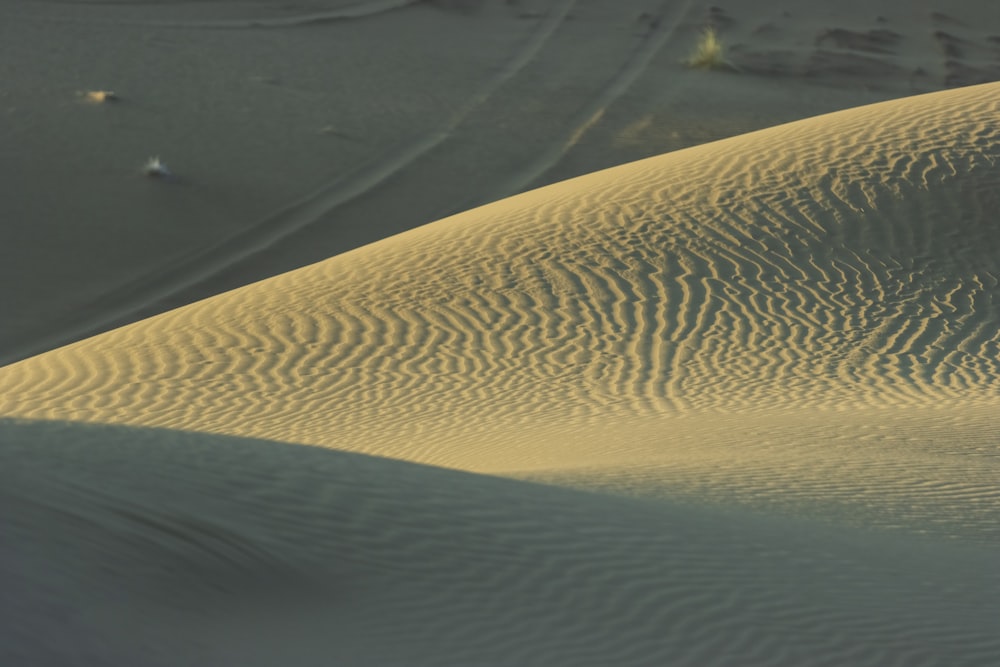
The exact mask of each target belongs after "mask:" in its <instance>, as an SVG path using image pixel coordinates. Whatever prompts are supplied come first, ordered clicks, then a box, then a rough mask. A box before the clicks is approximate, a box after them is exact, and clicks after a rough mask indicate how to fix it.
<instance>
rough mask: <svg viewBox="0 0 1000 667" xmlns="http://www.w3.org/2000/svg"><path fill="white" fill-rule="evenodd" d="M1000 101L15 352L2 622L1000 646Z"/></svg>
mask: <svg viewBox="0 0 1000 667" xmlns="http://www.w3.org/2000/svg"><path fill="white" fill-rule="evenodd" d="M998 108H1000V85H997V84H988V85H983V86H978V87H971V88H965V89H961V90H956V91H952V92H945V93H934V94H930V95H925V96H920V97H914V98H908V99H902V100H898V101H892V102H886V103H882V104H878V105H874V106H869V107H862V108H858V109H855V110H850V111H843V112H838V113H835V114H832V115H828V116H823V117H818V118H815V119H810V120H805V121H799V122H796V123H793V124H790V125H786V126H780V127H776V128H773V129H769V130H764V131H760V132H756V133H752V134H749V135H746V136H741V137H737V138H733V139H727V140H724V141H720V142H716V143H712V144H708V145H704V146H700V147H695V148H691V149H687V150H683V151H679V152H675V153H670V154H666V155H663V156H660V157H656V158H651V159H648V160H645V161H641V162H637V163H633V164H629V165H625V166H622V167H617V168H614V169H610V170H607V171H603V172H599V173H595V174H592V175H588V176H584V177H580V178H577V179H573V180H570V181H566V182H563V183H560V184H556V185H552V186H549V187H546V188H542V189H539V190H535V191H532V192H528V193H525V194H522V195H518V196H516V197H512V198H509V199H505V200H503V201H500V202H497V203H494V204H490V205H487V206H484V207H481V208H478V209H474V210H471V211H468V212H466V213H463V214H460V215H457V216H454V217H451V218H448V219H445V220H442V221H440V222H437V223H435V224H432V225H429V226H426V227H424V228H421V229H417V230H413V231H410V232H406V233H404V234H401V235H397V236H395V237H392V238H390V239H387V240H384V241H382V242H379V243H377V244H373V245H371V246H367V247H365V248H361V249H358V250H355V251H352V252H349V253H346V254H343V255H339V256H337V257H334V258H331V259H329V260H327V261H325V262H321V263H318V264H315V265H312V266H309V267H306V268H303V269H300V270H297V271H294V272H291V273H287V274H284V275H282V276H279V277H276V278H272V279H268V280H265V281H262V282H259V283H257V284H254V285H249V286H247V287H243V288H240V289H237V290H235V291H232V292H229V293H226V294H223V295H219V296H216V297H213V298H211V299H208V300H205V301H202V302H199V303H196V304H192V305H189V306H185V307H183V308H180V309H177V310H175V311H172V312H169V313H166V314H163V315H160V316H157V317H155V318H152V319H149V320H145V321H143V322H139V323H136V324H133V325H129V326H127V327H123V328H120V329H116V330H114V331H111V332H108V333H105V334H101V335H99V336H96V337H94V338H91V339H88V340H84V341H81V342H78V343H75V344H72V345H69V346H66V347H64V348H61V349H58V350H54V351H52V352H48V353H46V354H43V355H40V356H37V357H34V358H32V359H28V360H25V361H22V362H19V363H16V364H13V365H10V366H7V367H5V368H3V369H0V415H3V417H4V421H3V422H2V426H0V429H2V430H0V439H2V441H3V442H4V447H3V448H2V449H0V454H2V456H3V457H4V461H3V465H0V471H2V473H0V474H2V475H3V476H4V479H3V484H2V485H0V494H2V502H0V508H2V509H0V518H2V521H3V523H4V525H5V526H6V528H5V533H4V536H5V538H4V541H3V542H0V568H2V575H3V578H4V580H5V581H8V582H13V583H12V584H11V587H10V588H9V590H10V591H13V593H12V594H10V593H9V594H8V595H7V596H5V597H4V599H3V601H2V602H0V615H2V618H0V621H2V622H3V626H4V627H5V628H6V629H5V631H4V632H5V636H6V640H5V642H4V647H3V649H0V650H2V651H3V655H4V657H5V658H7V659H8V660H9V661H13V662H20V663H25V662H33V663H36V664H72V663H73V662H74V661H77V662H79V661H83V662H88V663H89V662H101V663H102V664H122V665H124V664H137V663H138V664H148V665H159V664H164V665H165V664H176V662H177V661H178V659H179V658H178V656H180V659H181V661H182V662H184V663H185V664H192V665H211V664H220V663H224V664H228V663H232V662H239V663H240V664H248V665H255V664H260V665H268V664H278V663H281V664H297V665H313V664H329V663H330V662H331V661H332V662H336V663H340V664H342V663H348V664H365V665H428V666H429V665H468V664H477V665H513V664H517V665H536V664H537V665H584V664H593V665H609V664H615V665H659V664H666V663H669V664H681V665H699V666H700V665H844V664H851V665H907V666H909V665H989V664H992V663H994V662H996V660H997V659H998V657H1000V643H998V640H997V637H998V636H1000V635H998V634H997V632H996V630H997V625H996V620H995V619H996V618H997V616H998V612H1000V607H998V605H997V602H996V601H997V599H998V598H997V594H998V593H1000V580H998V575H997V570H996V567H995V562H996V546H997V539H998V538H1000V534H998V533H997V525H998V522H997V517H998V516H1000V493H998V492H997V485H996V480H997V479H998V478H1000V466H998V462H997V461H998V459H997V457H996V433H997V432H1000V428H998V427H1000V424H998V420H997V416H996V415H997V414H1000V413H998V412H997V408H998V407H1000V391H998V390H1000V384H998V380H997V378H998V377H1000V372H998V371H1000V369H998V368H997V365H998V362H997V359H998V343H1000V333H998V331H1000V329H998V326H997V322H998V321H1000V317H998V313H997V310H996V309H997V303H996V291H997V278H998V275H1000V267H998V264H997V262H998V260H997V258H998V257H1000V253H998V252H997V251H998V249H1000V227H998V226H997V225H996V224H995V220H994V215H993V211H995V210H996V208H997V204H998V203H1000V201H998V199H997V197H998V195H997V192H1000V189H998V185H1000V183H998V178H1000V176H998V172H997V171H996V160H997V157H998V151H1000V148H998V146H1000V142H998V139H1000V137H998V136H997V135H998V132H1000V130H998V128H997V125H996V123H995V122H994V121H995V119H996V117H997V111H998ZM176 279H178V280H184V276H183V275H178V276H176ZM268 441H270V442H268ZM302 444H308V445H317V446H319V448H310V447H301V446H297V445H302ZM322 448H329V449H336V450H340V451H337V452H331V451H327V450H326V449H322ZM364 455H375V456H377V457H388V458H370V457H368V456H364ZM388 459H397V460H396V461H391V460H388ZM417 463H423V464H432V465H433V466H435V467H427V466H422V465H416V464H417ZM445 468H453V469H459V470H446V469H445ZM470 473H480V474H478V475H477V474H470ZM481 473H487V474H490V475H495V476H499V477H487V476H483V475H482V474H481ZM501 477H506V479H503V478H501ZM518 478H520V479H518ZM524 480H529V481H530V482H533V483H529V482H526V481H524ZM539 482H540V483H541V484H538V483H539ZM567 487H574V488H567ZM630 495H631V496H639V497H638V498H627V497H626V496H630ZM54 634H56V635H58V636H60V637H61V638H62V639H63V641H61V642H58V643H53V642H50V641H49V640H48V639H47V638H48V637H50V636H53V635H54Z"/></svg>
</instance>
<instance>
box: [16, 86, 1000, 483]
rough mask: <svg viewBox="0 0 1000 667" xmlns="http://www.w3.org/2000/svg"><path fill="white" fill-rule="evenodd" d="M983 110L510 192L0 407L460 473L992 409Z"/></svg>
mask: <svg viewBox="0 0 1000 667" xmlns="http://www.w3.org/2000/svg"><path fill="white" fill-rule="evenodd" d="M998 91H1000V87H998V86H996V85H986V86H981V87H973V88H967V89H962V90H959V91H955V92H949V93H939V94H933V95H928V96H923V97H918V98H912V99H905V100H901V101H895V102H888V103H884V104H881V105H875V106H871V107H866V108H862V109H858V110H852V111H846V112H839V113H837V114H833V115H830V116H825V117H819V118H816V119H812V120H808V121H801V122H798V123H794V124H791V125H787V126H782V127H778V128H774V129H771V130H766V131H761V132H757V133H753V134H750V135H746V136H743V137H739V138H734V139H729V140H725V141H721V142H717V143H713V144H710V145H706V146H702V147H696V148H692V149H688V150H685V151H680V152H675V153H671V154H667V155H664V156H662V157H658V158H652V159H649V160H646V161H641V162H637V163H634V164H630V165H627V166H623V167H619V168H616V169H612V170H608V171H604V172H600V173H597V174H594V175H591V176H586V177H582V178H579V179H575V180H571V181H568V182H565V183H561V184H558V185H554V186H550V187H547V188H544V189H540V190H536V191H533V192H530V193H527V194H524V195H520V196H517V197H513V198H510V199H507V200H504V201H502V202H498V203H496V204H492V205H488V206H485V207H482V208H479V209H476V210H473V211H470V212H468V213H464V214H460V215H458V216H455V217H452V218H449V219H447V220H444V221H441V222H439V223H436V224H433V225H429V226H426V227H424V228H421V229H418V230H414V231H411V232H408V233H405V234H401V235H398V236H396V237H393V238H391V239H388V240H386V241H383V242H380V243H377V244H374V245H371V246H368V247H366V248H363V249H360V250H357V251H354V252H351V253H347V254H345V255H341V256H338V257H335V258H333V259H331V260H329V261H326V262H322V263H319V264H316V265H313V266H311V267H307V268H305V269H302V270H300V271H296V272H291V273H287V274H285V275H283V276H280V277H277V278H274V279H271V280H268V281H264V282H261V283H258V284H256V285H252V286H249V287H246V288H241V289H239V290H235V291H233V292H230V293H228V294H225V295H222V296H219V297H216V298H213V299H210V300H207V301H204V302H202V303H199V304H195V305H193V306H190V307H186V308H182V309H179V310H176V311H174V312H171V313H168V314H166V315H163V316H160V317H157V318H154V319H151V320H148V321H145V322H142V323H139V324H137V325H133V326H129V327H124V328H122V329H119V330H116V331H114V332H110V333H108V334H105V335H102V336H98V337H95V338H93V339H90V340H87V341H84V342H82V343H79V344H74V345H70V346H67V347H65V348H63V349H60V350H56V351H54V352H52V353H49V354H46V355H42V356H40V357H37V358H35V359H31V360H28V361H25V362H22V363H19V364H14V365H12V366H9V367H7V368H5V369H4V370H3V372H2V375H0V378H2V382H3V386H4V388H5V389H6V391H5V398H4V402H3V403H2V404H0V406H2V407H0V409H2V410H3V412H4V413H5V414H8V415H11V416H18V417H26V418H35V419H39V418H42V419H73V420H77V421H88V422H111V423H120V424H133V425H142V426H157V427H169V428H180V429H190V430H201V431H212V432H221V433H229V434H233V435H242V436H253V437H264V438H271V439H278V440H283V441H294V442H300V443H308V444H317V445H326V446H335V447H338V448H341V449H352V450H357V451H365V452H371V453H378V454H383V455H390V456H394V457H397V458H405V459H410V460H416V461H422V462H428V463H436V464H444V465H456V464H457V465H459V467H463V468H476V467H477V466H476V464H475V461H476V460H477V458H482V459H483V460H487V459H490V458H491V454H490V452H491V451H501V452H502V456H501V458H502V460H503V461H506V462H508V464H509V462H512V461H524V462H526V463H527V462H530V461H531V459H532V457H533V456H534V455H533V454H532V451H533V450H534V449H535V446H534V444H533V442H532V440H533V439H532V438H528V439H523V438H522V436H521V435H520V431H521V429H522V428H527V429H529V430H530V429H532V428H543V429H552V430H553V431H556V432H558V431H559V430H560V429H567V428H568V429H573V428H581V427H582V428H584V429H590V428H592V423H593V422H602V421H605V420H608V419H614V418H631V417H635V416H641V415H654V416H659V415H663V414H666V415H673V414H687V413H692V412H697V413H704V412H706V411H711V412H725V413H729V414H732V413H748V412H751V413H752V412H761V411H765V412H769V411H775V410H780V411H795V410H798V411H826V412H837V411H844V410H849V409H854V410H856V409H859V408H873V407H883V408H900V407H905V406H910V407H923V406H937V407H942V406H956V407H962V408H971V407H975V406H977V405H994V404H995V402H996V401H997V400H998V399H1000V393H998V385H997V384H996V378H997V377H1000V363H998V361H997V359H998V358H1000V357H998V355H997V349H998V344H1000V334H998V330H997V328H996V324H995V323H996V321H997V317H998V316H997V311H996V309H997V304H996V303H995V289H996V286H997V266H996V261H997V260H996V248H997V247H998V245H1000V229H998V228H997V226H996V225H995V224H994V223H993V220H992V217H991V211H992V210H994V209H995V208H996V206H997V204H998V203H1000V200H998V195H997V192H998V190H997V187H996V185H997V175H996V170H995V167H994V164H995V161H996V157H997V141H996V139H997V137H996V133H997V129H996V125H995V123H993V120H994V118H995V114H996V109H997V106H998V103H1000V97H998ZM165 279H166V280H169V279H170V278H169V277H168V278H165ZM176 279H177V280H181V281H183V280H184V279H185V277H184V275H178V276H176ZM470 414H472V415H474V418H472V419H470V418H468V417H467V415H470ZM470 439H471V440H473V441H474V442H475V444H473V445H470V444H468V441H469V440H470ZM519 442H520V443H521V445H519V444H518V443H519ZM522 445H523V451H522V450H521V446H522ZM574 446H575V447H577V448H581V449H583V450H585V449H586V446H585V445H584V444H583V443H577V444H575V445H574ZM482 469H486V470H495V469H496V467H495V465H488V466H484V467H483V468H482Z"/></svg>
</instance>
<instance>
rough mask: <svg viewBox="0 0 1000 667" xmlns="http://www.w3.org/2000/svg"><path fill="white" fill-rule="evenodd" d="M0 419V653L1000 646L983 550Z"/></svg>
mask: <svg viewBox="0 0 1000 667" xmlns="http://www.w3.org/2000/svg"><path fill="white" fill-rule="evenodd" d="M0 438H3V440H4V442H5V443H6V446H5V447H4V448H3V449H2V450H0V456H2V457H3V458H2V461H0V462H2V465H0V480H2V482H3V483H2V484H0V500H2V502H0V520H2V521H3V525H4V526H5V529H4V539H3V541H2V542H0V567H2V570H0V574H2V576H3V577H4V581H9V582H14V584H16V587H15V588H13V589H12V588H10V587H8V586H5V595H4V596H2V597H0V621H2V624H3V625H2V627H3V634H4V636H5V641H4V642H3V643H2V644H0V656H2V657H3V658H4V659H5V661H6V662H7V663H9V664H33V665H43V664H45V665H50V664H51V665H57V664H60V665H61V664H95V663H98V664H113V665H150V666H154V665H164V666H166V665H176V664H178V663H179V662H180V663H183V664H185V665H192V666H202V665H204V666H206V667H207V666H209V665H219V664H240V665H251V666H256V665H276V664H286V665H288V664H290V665H328V664H352V665H398V666H402V665H455V666H459V665H462V666H464V665H483V666H488V665H539V666H541V665H546V666H550V665H566V666H567V667H568V666H570V665H595V666H598V665H600V666H604V665H650V666H652V665H663V664H675V665H692V666H698V667H704V666H711V665H846V664H850V665H861V666H864V665H872V666H875V665H877V666H878V667H883V666H885V665H899V666H900V667H902V666H904V665H905V666H906V667H911V666H921V665H956V666H966V665H969V666H972V665H988V664H991V662H993V661H995V658H996V656H997V654H998V651H1000V639H998V636H997V634H996V617H995V611H996V608H997V603H996V597H995V596H996V592H997V590H998V589H1000V573H998V571H997V569H996V567H995V551H994V550H992V549H989V550H988V549H983V548H974V547H970V546H968V545H962V544H947V543H942V542H931V541H927V540H920V539H912V538H898V537H897V538H888V537H885V536H880V535H872V534H863V533H856V532H845V531H843V530H838V529H830V528H824V527H822V526H818V525H815V524H811V523H799V522H789V521H787V520H783V521H777V520H774V519H773V518H770V517H767V516H766V515H765V516H755V515H748V514H743V513H739V512H724V511H718V510H711V509H705V508H697V507H695V508H692V507H689V506H674V505H670V504H664V503H643V502H638V501H631V500H627V499H620V498H614V497H611V496H601V495H591V494H584V493H579V492H574V491H568V490H560V489H555V488H552V487H545V486H535V485H530V484H525V483H521V482H515V481H511V480H503V479H497V478H489V477H482V476H478V475H469V474H465V473H461V472H457V471H447V470H442V469H440V468H428V467H422V466H415V465H412V464H408V463H402V462H394V461H389V460H385V459H377V458H369V457H363V456H359V455H355V454H346V453H340V452H330V451H325V450H320V449H316V448H303V447H294V446H289V445H283V444H279V443H269V442H263V441H252V440H242V439H232V438H226V437H221V436H210V435H206V434H194V433H184V432H180V431H156V430H148V429H129V428H123V427H117V426H101V425H82V424H68V423H53V422H50V423H10V422H7V423H3V424H0ZM12 593H13V594H12ZM56 637H57V638H58V640H57V641H53V638H56Z"/></svg>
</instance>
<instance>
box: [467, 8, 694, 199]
mask: <svg viewBox="0 0 1000 667" xmlns="http://www.w3.org/2000/svg"><path fill="white" fill-rule="evenodd" d="M690 8H691V0H687V1H686V2H684V3H682V4H680V5H677V4H676V3H673V2H667V3H664V6H663V8H661V9H660V10H659V11H658V12H657V14H656V19H655V20H654V25H655V27H654V28H653V30H651V31H650V32H649V34H647V35H646V36H645V38H644V39H643V41H642V44H640V46H639V48H638V49H636V51H635V52H633V54H632V56H631V57H630V58H629V59H628V60H627V61H625V63H624V64H623V65H622V67H621V69H620V70H619V71H618V73H617V74H615V76H614V77H612V79H611V80H610V81H608V83H607V84H606V85H605V87H604V88H603V89H602V90H601V91H600V92H599V93H598V94H597V95H595V96H594V97H593V98H591V100H590V102H589V103H587V104H586V105H584V106H583V107H582V108H581V109H580V111H579V112H578V113H577V114H576V116H574V117H573V121H572V122H571V123H570V124H569V126H568V128H567V129H566V131H565V132H564V133H563V134H562V135H561V136H560V137H559V139H558V140H557V141H556V142H554V143H553V144H551V145H550V146H549V147H548V148H547V149H545V150H544V151H542V152H541V153H540V154H539V155H538V156H537V157H536V158H535V160H534V161H533V162H531V163H530V164H528V165H525V167H524V168H523V169H521V170H520V171H519V172H518V173H517V174H515V175H514V176H513V177H511V179H510V180H508V181H507V182H506V183H504V185H503V186H502V187H500V188H498V189H497V190H496V191H495V192H494V194H493V196H492V197H489V198H488V199H486V200H485V201H483V202H479V203H485V202H487V201H497V200H500V199H503V198H504V197H509V196H510V195H513V194H516V193H517V192H521V191H523V190H525V189H527V188H528V186H530V185H531V184H532V183H534V182H535V181H537V180H538V179H539V178H540V177H541V176H542V175H544V174H545V173H546V172H548V171H549V170H550V169H552V168H553V167H555V166H556V165H557V164H558V163H559V161H560V160H561V159H562V158H563V156H564V155H566V153H567V152H568V151H569V150H570V149H571V148H572V147H573V146H574V145H576V143H577V142H579V141H580V138H581V137H582V136H583V135H584V134H586V132H587V131H588V130H589V129H590V128H591V127H593V126H594V125H595V124H596V123H597V122H599V121H600V120H601V118H602V117H603V116H604V113H605V111H606V110H607V109H608V107H610V106H611V105H612V104H614V103H615V101H616V100H617V99H618V98H619V97H621V96H622V95H623V94H624V93H625V91H627V90H628V89H629V87H631V85H632V84H633V83H634V82H635V80H636V79H638V78H639V75H641V74H642V73H643V72H644V71H646V68H647V67H648V66H649V63H650V62H652V60H653V58H654V57H655V56H656V54H657V53H659V51H660V49H661V48H662V47H663V45H664V44H666V43H667V41H668V40H669V39H670V38H671V37H672V36H673V35H674V33H675V32H676V31H677V28H678V27H679V26H680V24H681V21H682V20H683V19H684V17H685V16H687V14H688V12H689V10H690Z"/></svg>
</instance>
